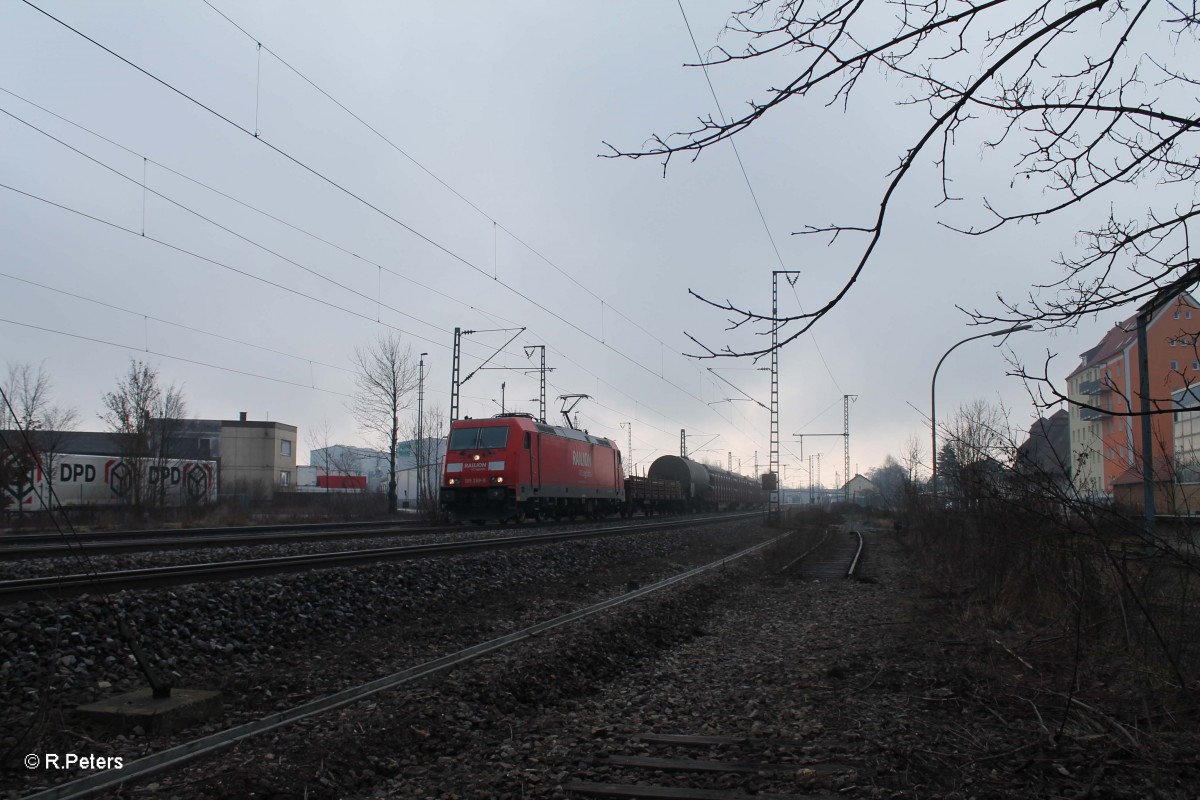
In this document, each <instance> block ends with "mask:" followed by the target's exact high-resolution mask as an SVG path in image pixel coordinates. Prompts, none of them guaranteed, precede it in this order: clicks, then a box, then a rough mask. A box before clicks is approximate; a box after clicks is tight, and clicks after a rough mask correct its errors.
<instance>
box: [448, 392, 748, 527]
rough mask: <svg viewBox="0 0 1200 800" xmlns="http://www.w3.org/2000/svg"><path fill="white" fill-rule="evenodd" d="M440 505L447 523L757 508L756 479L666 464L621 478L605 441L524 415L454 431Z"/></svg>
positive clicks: (468, 423)
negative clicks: (643, 475) (636, 475)
mask: <svg viewBox="0 0 1200 800" xmlns="http://www.w3.org/2000/svg"><path fill="white" fill-rule="evenodd" d="M439 498H440V500H439V502H440V505H441V509H442V511H443V512H444V513H446V514H448V515H449V516H450V517H451V518H452V519H460V520H463V519H465V520H476V521H478V520H485V519H518V520H519V519H522V518H531V519H539V518H542V517H550V518H554V519H558V518H562V517H567V518H572V517H576V516H585V517H599V516H607V515H610V514H622V515H629V514H634V513H647V514H651V513H669V512H678V511H717V510H725V509H734V508H755V507H758V506H761V505H763V504H764V503H765V502H766V493H765V492H763V490H762V489H761V487H759V485H758V484H757V482H755V481H754V480H752V479H750V478H747V477H744V476H742V475H736V474H734V473H731V472H726V471H725V470H721V469H716V468H714V467H706V466H704V465H703V464H700V463H697V462H695V461H691V460H689V459H685V458H680V457H679V456H662V457H660V458H658V459H657V460H655V461H654V463H653V464H651V465H650V469H649V470H648V471H647V474H646V477H644V478H641V477H632V476H631V477H628V478H626V477H625V471H624V467H623V464H622V461H621V451H620V450H619V449H618V448H617V446H616V444H615V443H614V442H613V441H612V440H611V439H605V438H602V437H598V436H592V435H590V434H588V433H587V432H586V431H580V430H575V429H573V428H569V427H561V426H555V425H547V424H545V423H543V422H539V421H537V420H535V419H533V417H532V416H530V415H529V414H500V415H499V416H496V417H491V418H486V419H462V420H455V421H454V422H452V423H451V424H450V436H449V438H448V441H447V444H446V459H445V466H444V468H443V473H442V485H441V491H440V494H439Z"/></svg>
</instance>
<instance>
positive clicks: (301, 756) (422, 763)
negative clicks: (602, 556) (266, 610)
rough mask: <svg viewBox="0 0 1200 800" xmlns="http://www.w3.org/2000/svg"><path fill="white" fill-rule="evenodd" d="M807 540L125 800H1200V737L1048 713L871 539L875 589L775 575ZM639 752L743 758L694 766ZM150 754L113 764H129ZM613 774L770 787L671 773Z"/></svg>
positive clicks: (382, 641) (331, 648)
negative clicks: (666, 763)
mask: <svg viewBox="0 0 1200 800" xmlns="http://www.w3.org/2000/svg"><path fill="white" fill-rule="evenodd" d="M814 540H815V536H800V537H796V539H795V541H791V542H789V543H788V545H786V546H785V547H779V548H777V549H775V550H773V551H772V552H769V553H767V554H766V555H765V557H763V558H761V559H755V560H753V561H751V560H747V562H738V564H737V565H731V566H729V567H726V568H725V569H724V570H722V571H720V573H719V574H716V575H714V576H713V577H711V578H708V579H705V580H695V581H689V582H688V583H686V584H683V585H681V586H679V587H676V588H673V589H670V590H667V591H664V592H661V593H658V594H656V595H653V596H651V597H647V598H643V599H641V600H638V601H635V602H632V603H629V604H627V605H624V606H621V607H618V608H615V609H611V610H610V611H607V612H604V613H603V614H602V615H599V616H598V617H597V618H595V619H594V621H592V622H590V623H584V624H575V625H571V626H567V627H564V628H560V629H557V630H556V631H553V632H550V633H547V634H544V635H542V636H539V637H537V638H536V639H533V640H527V641H525V642H522V643H520V644H518V645H516V646H514V647H512V648H509V649H507V650H504V651H502V652H500V653H497V654H494V655H492V656H489V657H486V658H483V659H480V660H478V661H475V662H472V663H471V664H469V665H466V666H464V667H460V668H459V669H457V670H455V671H454V672H452V673H450V674H449V675H447V676H445V677H441V678H435V679H431V680H427V681H423V682H420V683H418V684H416V685H413V686H411V687H409V688H405V689H399V690H395V691H389V692H384V693H381V694H378V695H375V696H373V697H372V698H371V699H370V700H368V701H365V702H362V703H360V704H358V705H355V706H351V707H347V708H345V709H342V710H340V711H339V712H335V713H332V714H328V715H323V716H320V717H316V718H312V719H309V720H306V721H304V722H303V723H300V724H297V725H295V726H291V727H288V728H284V729H281V730H278V731H275V732H273V733H272V734H269V735H267V736H264V737H261V738H258V739H254V740H251V741H248V742H246V743H243V744H240V745H238V746H237V747H235V748H233V749H231V750H229V751H227V752H225V753H222V754H220V755H217V756H214V757H212V758H209V759H206V760H204V761H200V762H196V763H194V764H191V765H189V766H188V767H186V768H184V769H183V770H182V771H180V772H178V773H176V774H172V775H164V776H161V777H159V778H157V779H153V781H152V782H150V783H145V784H141V785H135V786H129V787H126V789H125V790H124V794H123V795H122V796H124V797H130V796H136V797H156V798H157V797H168V798H171V797H177V798H192V797H201V798H244V797H263V798H276V797H279V798H282V797H308V798H335V797H336V798H351V799H352V800H368V799H373V798H416V797H420V798H430V799H431V800H432V799H434V798H441V799H442V800H467V799H468V798H470V799H471V800H475V799H476V798H481V799H483V798H493V799H495V800H510V799H511V800H516V799H517V798H521V800H533V799H534V798H567V797H569V796H570V795H569V794H568V792H567V789H566V787H567V786H568V785H569V784H570V783H572V782H595V783H644V784H652V785H662V786H676V787H682V786H692V787H706V788H710V789H726V790H732V789H738V790H740V791H743V792H745V793H747V794H750V795H764V794H766V795H780V796H787V797H795V798H800V797H864V798H868V797H869V798H901V797H904V798H909V797H929V798H963V799H964V800H965V799H966V798H974V797H978V798H1000V797H1005V798H1008V797H1073V798H1078V797H1096V798H1130V799H1131V800H1132V798H1170V799H1171V800H1174V799H1175V798H1179V800H1183V798H1189V799H1192V800H1194V798H1196V797H1197V796H1198V794H1197V790H1196V787H1197V786H1198V785H1200V780H1198V776H1200V764H1198V761H1197V758H1196V752H1197V747H1196V745H1197V735H1196V734H1195V732H1194V731H1192V732H1187V731H1183V732H1180V731H1179V730H1177V731H1176V733H1175V734H1174V735H1173V737H1167V736H1150V735H1147V734H1146V733H1145V732H1139V731H1133V734H1132V738H1130V737H1131V734H1130V730H1131V729H1129V728H1126V729H1121V728H1118V727H1115V726H1114V725H1113V724H1110V723H1112V722H1113V721H1114V720H1115V717H1116V715H1118V714H1119V715H1121V716H1122V717H1123V718H1126V719H1128V718H1129V717H1130V716H1131V715H1132V714H1134V713H1136V710H1130V709H1121V710H1116V709H1108V710H1107V711H1105V710H1103V709H1101V708H1100V707H1098V705H1096V704H1097V703H1098V701H1097V700H1096V699H1095V698H1094V697H1092V696H1090V695H1081V696H1080V697H1079V699H1080V700H1083V701H1084V702H1088V703H1091V705H1088V706H1086V707H1076V708H1075V710H1073V711H1071V712H1070V713H1064V709H1063V708H1062V705H1061V701H1060V700H1059V701H1058V702H1059V705H1058V706H1057V707H1055V705H1054V704H1055V702H1056V698H1058V697H1060V695H1059V694H1058V690H1060V689H1063V688H1065V687H1062V686H1060V685H1058V681H1057V678H1056V677H1055V676H1054V674H1053V673H1052V672H1051V671H1050V670H1046V671H1042V670H1041V669H1040V668H1039V667H1038V665H1036V664H1033V663H1027V662H1022V661H1021V660H1020V659H1018V658H1016V657H1014V655H1013V654H1012V653H1011V652H1009V651H1008V650H1006V649H1005V647H1004V646H1003V645H995V644H994V643H993V641H994V639H995V638H997V636H998V634H997V632H993V631H980V630H973V629H969V628H966V629H964V628H963V627H961V626H958V625H957V624H956V623H955V622H954V620H953V619H951V618H950V617H948V615H947V614H946V613H945V612H944V610H943V609H942V608H941V607H940V606H939V604H938V601H936V600H933V599H929V598H926V597H923V596H922V595H921V593H920V591H919V587H918V585H917V582H916V581H915V580H914V579H913V577H912V575H911V574H910V572H909V569H908V564H907V561H906V559H905V558H904V555H903V552H902V550H901V548H900V547H899V546H898V544H897V543H896V540H895V539H894V538H893V537H892V535H891V534H890V533H888V534H884V533H868V538H867V546H868V548H869V550H868V557H867V560H866V562H865V565H864V569H865V574H866V580H863V581H843V580H822V581H812V580H802V579H796V578H789V577H781V576H779V575H777V574H775V568H776V567H778V565H780V564H783V563H787V560H789V559H790V558H791V557H794V555H795V554H796V553H798V552H802V551H803V550H804V549H806V548H807V546H808V545H809V544H811V543H812V542H813V541H814ZM695 555H698V556H699V555H701V554H700V553H695ZM677 560H678V561H683V560H685V559H684V558H683V557H682V556H678V555H675V554H672V555H671V556H670V557H668V558H667V559H663V560H661V561H659V562H658V563H657V564H656V565H655V567H654V568H653V569H648V570H647V571H646V573H645V576H644V577H643V578H639V577H638V576H636V575H631V574H630V573H629V572H628V571H627V570H625V569H623V568H620V569H613V570H611V571H609V572H606V573H603V574H596V575H593V576H592V579H591V581H590V585H589V589H588V590H587V591H582V590H580V588H579V586H578V584H579V583H581V581H580V580H579V579H578V578H570V579H568V580H566V581H563V582H560V583H558V584H557V588H554V589H552V590H550V592H549V593H545V594H542V595H540V599H539V600H538V601H536V602H531V601H529V600H528V597H520V598H518V599H516V600H514V602H512V603H509V604H507V605H506V604H504V603H503V602H502V601H501V600H500V598H503V597H504V596H505V593H504V592H500V593H492V594H491V595H489V596H488V597H487V601H486V602H487V603H488V604H489V605H488V607H487V610H488V611H496V612H498V613H496V614H495V615H494V616H491V617H488V616H487V615H486V614H484V609H483V608H482V607H475V608H473V607H472V606H471V605H470V604H469V603H464V604H462V605H461V606H459V607H458V612H457V613H452V614H443V615H440V616H439V620H438V623H437V626H439V629H440V631H441V633H442V635H443V636H442V638H438V637H435V636H430V637H429V638H427V639H422V641H424V642H425V643H426V644H427V645H428V649H429V651H430V653H431V654H436V653H435V651H438V649H439V648H445V649H442V650H440V652H445V651H446V650H449V649H451V648H450V647H448V646H447V645H449V643H450V642H451V641H453V640H462V641H470V642H474V641H481V640H483V639H486V638H489V634H491V633H493V632H494V631H495V630H496V629H497V628H507V629H509V630H511V629H515V628H517V627H519V626H520V625H521V624H523V623H522V621H521V618H522V616H523V615H522V614H521V613H520V611H521V610H523V608H524V607H525V606H527V605H536V606H538V608H539V610H540V611H541V612H542V613H543V616H550V615H551V614H552V613H556V612H561V611H566V610H569V609H570V608H574V607H577V606H579V605H584V604H585V598H584V595H590V596H592V597H595V598H599V597H601V596H609V595H612V594H617V593H620V591H622V590H624V589H625V588H626V587H627V585H628V583H627V582H635V583H636V582H638V581H639V580H640V579H644V580H648V579H649V574H650V573H651V572H653V573H655V574H657V573H659V572H662V571H666V570H668V568H670V567H671V566H672V564H671V563H670V562H673V561H677ZM696 560H697V561H700V560H703V558H697V559H696ZM679 566H682V565H681V564H680V565H679ZM564 574H566V573H565V571H564ZM602 584H607V585H603V586H602ZM517 594H519V593H514V597H516V595H517ZM496 603H499V605H500V606H502V607H500V608H494V607H493V605H495V604H496ZM528 616H530V615H524V617H525V618H528ZM485 618H486V619H491V620H493V622H492V623H488V622H484V621H481V620H483V619H485ZM500 620H508V622H507V623H504V624H502V623H500V622H499V621H500ZM489 626H490V627H489ZM397 629H398V628H397V626H395V625H384V626H382V627H380V628H378V629H375V630H366V629H363V630H360V631H359V632H358V633H357V634H355V635H354V636H352V637H347V639H346V642H345V643H344V644H343V645H342V646H341V647H338V646H337V645H336V643H335V642H333V641H330V642H326V643H325V644H324V645H322V646H320V647H310V648H308V649H307V650H306V651H305V652H306V653H307V654H308V657H309V659H310V666H311V667H312V671H311V672H308V673H305V672H303V671H297V672H294V673H292V679H293V680H298V681H303V680H305V679H309V680H312V681H318V682H319V681H323V680H326V679H327V678H329V677H330V676H331V675H344V674H345V673H347V672H348V671H353V670H352V669H351V667H350V665H352V664H354V663H356V662H357V660H358V659H361V658H364V657H366V656H367V654H369V653H371V652H376V651H378V652H380V653H384V654H386V655H385V656H384V658H385V659H386V660H389V661H393V663H394V667H393V668H399V667H401V666H403V664H401V663H398V662H399V661H403V658H402V657H399V656H397V655H396V650H395V647H394V637H395V632H396V631H397ZM318 662H320V663H328V664H329V665H330V666H331V667H332V669H331V670H329V669H327V670H325V671H322V668H321V667H318V666H316V665H317V664H318ZM372 666H373V667H382V666H383V664H381V663H374V664H373V665H372ZM382 671H386V670H382ZM382 671H381V673H380V674H382ZM305 676H307V678H305ZM645 734H682V735H690V736H697V735H705V736H720V737H728V741H725V742H723V743H716V744H712V745H710V746H707V747H704V748H695V747H687V748H684V747H678V746H663V745H659V744H651V743H648V742H646V741H643V740H642V739H641V738H640V737H641V736H643V735H645ZM137 745H138V742H136V741H128V742H110V743H108V746H109V747H110V748H112V750H113V752H116V751H117V750H120V749H121V748H122V747H123V748H125V749H126V754H128V750H130V749H134V748H136V747H137ZM614 756H615V757H629V756H642V757H653V758H670V759H677V760H678V759H689V758H690V759H713V760H721V761H739V762H745V763H751V764H756V765H759V766H758V767H757V768H754V769H752V770H751V771H748V772H742V773H702V772H696V771H688V772H675V771H665V770H662V769H648V768H641V767H639V768H634V767H629V766H624V765H620V764H617V763H614V762H613V761H612V757H614Z"/></svg>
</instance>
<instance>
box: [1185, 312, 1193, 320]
mask: <svg viewBox="0 0 1200 800" xmlns="http://www.w3.org/2000/svg"><path fill="white" fill-rule="evenodd" d="M1183 316H1184V317H1185V318H1186V319H1191V318H1192V312H1190V311H1185V312H1183Z"/></svg>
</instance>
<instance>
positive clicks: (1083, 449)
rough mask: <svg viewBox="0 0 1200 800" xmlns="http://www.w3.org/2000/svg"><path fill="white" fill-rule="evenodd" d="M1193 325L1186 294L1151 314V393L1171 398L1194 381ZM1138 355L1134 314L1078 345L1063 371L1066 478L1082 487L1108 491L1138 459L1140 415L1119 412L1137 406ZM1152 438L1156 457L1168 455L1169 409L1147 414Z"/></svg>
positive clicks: (1197, 321) (1198, 360) (1197, 363)
mask: <svg viewBox="0 0 1200 800" xmlns="http://www.w3.org/2000/svg"><path fill="white" fill-rule="evenodd" d="M1198 329H1200V304H1197V303H1196V301H1195V300H1194V299H1193V298H1192V297H1191V296H1190V295H1189V294H1187V293H1181V294H1180V295H1179V297H1178V298H1177V299H1175V300H1173V301H1171V302H1170V303H1167V304H1165V305H1164V306H1163V307H1162V308H1160V309H1159V310H1158V311H1157V312H1155V314H1154V315H1153V316H1152V318H1151V319H1150V322H1149V325H1148V326H1147V329H1146V339H1147V360H1148V363H1149V379H1150V396H1151V397H1155V398H1166V397H1170V396H1171V394H1172V393H1173V392H1175V391H1177V390H1179V389H1182V388H1184V387H1185V386H1186V385H1187V384H1188V383H1189V382H1195V381H1197V380H1200V350H1198V348H1197V332H1198ZM1138 361H1139V352H1138V345H1137V317H1136V316H1133V317H1130V318H1129V319H1126V320H1125V321H1124V322H1122V323H1120V324H1119V325H1116V326H1115V327H1113V328H1112V329H1111V330H1110V331H1109V332H1108V333H1106V334H1105V335H1104V338H1102V339H1101V340H1100V341H1099V342H1098V343H1097V344H1096V346H1095V347H1092V348H1091V349H1089V350H1086V351H1084V352H1083V353H1082V354H1081V356H1080V364H1079V366H1078V367H1076V369H1075V371H1074V372H1072V373H1071V374H1070V375H1069V376H1068V377H1067V396H1068V398H1069V399H1070V400H1071V410H1070V423H1069V428H1070V441H1071V449H1070V453H1071V458H1070V465H1071V479H1072V482H1073V483H1074V484H1075V487H1076V488H1077V489H1078V490H1079V491H1081V492H1084V493H1091V494H1095V495H1099V496H1108V497H1111V496H1112V494H1113V486H1114V484H1115V483H1116V482H1117V479H1118V478H1124V477H1125V476H1126V475H1127V473H1129V471H1130V470H1134V469H1137V465H1138V464H1139V463H1140V461H1141V452H1142V432H1141V423H1140V418H1139V417H1137V416H1120V415H1119V414H1122V413H1125V414H1127V413H1128V412H1135V413H1136V412H1137V411H1139V410H1140V408H1139V402H1140V401H1139V399H1138V394H1139V385H1140V372H1139V370H1138ZM1080 403H1083V404H1086V405H1088V406H1091V408H1083V407H1081V406H1080V405H1078V404H1080ZM1151 437H1152V442H1153V444H1154V446H1155V449H1156V451H1157V452H1156V455H1161V456H1164V457H1166V458H1168V460H1169V459H1170V457H1171V456H1172V453H1173V450H1174V441H1175V437H1174V435H1173V426H1172V419H1171V415H1170V414H1159V415H1155V416H1154V417H1152V418H1151Z"/></svg>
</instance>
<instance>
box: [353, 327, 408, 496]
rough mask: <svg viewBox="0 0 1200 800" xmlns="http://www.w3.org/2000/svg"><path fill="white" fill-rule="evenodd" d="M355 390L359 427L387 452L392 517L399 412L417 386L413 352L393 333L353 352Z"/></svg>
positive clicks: (355, 409)
mask: <svg viewBox="0 0 1200 800" xmlns="http://www.w3.org/2000/svg"><path fill="white" fill-rule="evenodd" d="M354 367H355V376H354V381H355V385H356V389H357V390H356V391H355V393H354V399H353V400H352V401H351V411H352V412H353V414H354V418H355V419H356V420H357V421H358V426H359V428H360V429H361V430H362V431H363V433H365V434H366V435H367V436H368V437H369V438H371V439H372V440H373V442H374V444H375V445H376V446H377V447H379V448H380V449H385V450H387V453H388V491H387V495H388V513H389V514H395V513H396V509H397V506H398V505H399V503H398V502H397V498H396V445H397V443H398V442H399V439H400V412H402V411H404V410H406V409H407V408H408V402H409V401H408V397H409V395H410V394H411V393H412V391H413V389H415V388H416V386H417V367H416V364H414V363H413V358H412V349H411V348H410V347H408V346H406V345H402V344H401V342H400V337H399V336H397V335H396V334H395V333H391V332H389V333H381V334H380V335H379V337H378V338H377V339H376V340H375V341H374V342H372V343H371V344H370V345H369V346H367V347H365V348H358V349H356V350H355V351H354Z"/></svg>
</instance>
